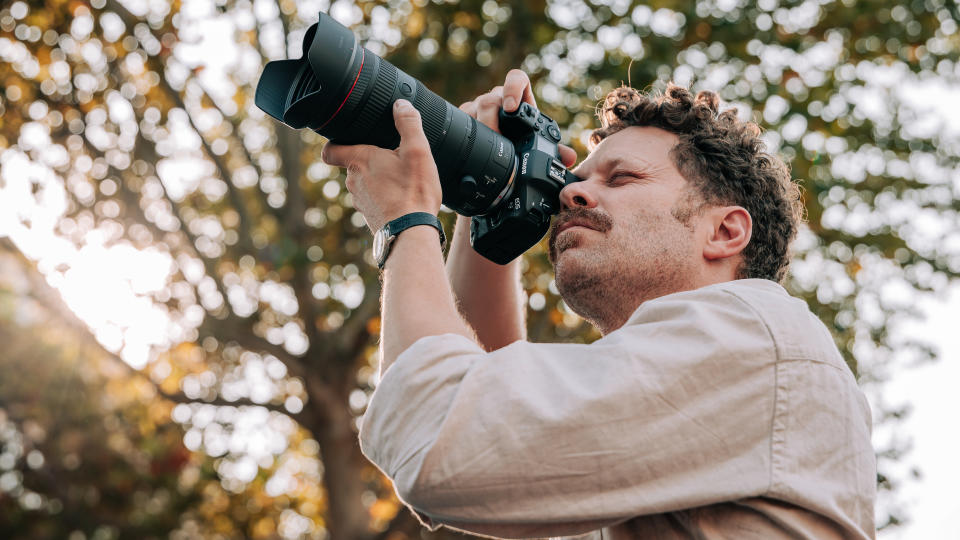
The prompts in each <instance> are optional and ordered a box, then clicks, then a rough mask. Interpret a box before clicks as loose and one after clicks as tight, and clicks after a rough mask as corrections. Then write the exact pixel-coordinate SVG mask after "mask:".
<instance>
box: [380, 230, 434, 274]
mask: <svg viewBox="0 0 960 540" xmlns="http://www.w3.org/2000/svg"><path fill="white" fill-rule="evenodd" d="M391 247H392V249H391V252H390V256H389V257H387V260H386V262H385V263H384V265H383V270H384V271H386V270H389V269H391V268H395V267H396V265H397V264H402V263H403V261H404V260H405V259H406V258H407V256H408V255H409V254H410V253H415V254H416V255H415V256H414V258H415V259H416V260H418V261H423V258H424V257H427V256H430V254H432V253H437V254H439V255H440V258H441V260H442V258H443V249H442V246H441V245H440V243H439V242H437V230H436V229H434V228H433V227H430V226H428V225H417V226H416V227H410V228H409V229H406V230H405V231H403V233H402V234H399V235H397V238H396V240H394V242H393V246H391Z"/></svg>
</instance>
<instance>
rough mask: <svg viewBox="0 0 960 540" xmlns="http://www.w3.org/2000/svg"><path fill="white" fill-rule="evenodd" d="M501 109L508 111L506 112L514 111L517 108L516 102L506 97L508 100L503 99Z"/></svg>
mask: <svg viewBox="0 0 960 540" xmlns="http://www.w3.org/2000/svg"><path fill="white" fill-rule="evenodd" d="M503 108H504V109H506V110H508V111H512V110H514V109H516V108H517V100H515V99H513V98H512V97H508V98H506V99H504V100H503Z"/></svg>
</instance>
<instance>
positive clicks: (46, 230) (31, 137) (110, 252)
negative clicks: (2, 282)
mask: <svg viewBox="0 0 960 540" xmlns="http://www.w3.org/2000/svg"><path fill="white" fill-rule="evenodd" d="M125 3H126V2H125ZM321 3H323V2H321ZM256 5H257V6H261V7H262V8H263V9H267V7H266V6H267V5H268V4H265V3H262V2H259V3H257V4H256ZM269 5H273V4H272V3H269ZM211 6H212V4H211V3H209V2H197V1H187V2H185V3H184V7H183V13H184V14H185V15H188V16H189V17H196V18H198V19H202V18H204V17H207V16H210V17H212V18H211V19H209V20H207V21H206V23H204V24H203V25H200V26H196V27H195V28H194V29H195V30H196V29H197V28H202V32H199V31H198V32H197V33H196V34H195V35H194V36H193V38H192V39H195V43H194V44H193V45H191V46H187V47H184V48H183V49H182V50H180V51H178V56H181V57H192V58H199V57H202V58H203V59H204V62H205V63H206V69H205V70H204V71H203V72H202V74H201V75H200V77H201V81H202V82H203V84H204V85H205V86H206V88H207V89H208V91H210V92H211V93H213V94H214V95H216V94H217V92H218V90H219V88H218V85H217V81H219V80H223V79H225V77H223V76H222V74H223V73H224V72H225V71H226V70H229V69H231V63H232V62H233V56H234V53H232V52H231V51H232V50H234V49H235V48H234V47H233V45H232V29H231V27H230V25H229V24H228V21H227V20H226V18H217V17H216V16H215V14H214V13H212V11H211ZM318 7H321V6H319V5H318ZM314 11H316V10H314ZM348 15H350V14H349V13H346V14H345V15H344V16H345V17H346V16H348ZM264 16H267V17H269V16H270V14H265V15H264ZM341 18H342V17H341ZM669 22H670V21H663V24H667V23H669ZM665 31H666V30H665ZM189 35H190V33H189V32H188V31H184V36H188V37H189ZM199 51H220V52H222V54H203V55H201V54H200V52H199ZM821 52H822V53H823V54H825V55H827V56H829V54H830V51H829V50H827V49H825V50H824V51H821ZM814 60H815V59H814ZM677 75H678V76H679V77H682V76H683V73H680V72H679V71H678V74H677ZM899 75H900V74H897V73H879V74H878V75H877V76H878V78H880V79H882V78H884V77H886V78H887V79H889V83H888V86H896V85H897V84H898V81H899V78H898V77H899ZM681 82H682V81H681ZM924 88H925V90H924V91H916V87H910V86H909V85H906V86H905V90H904V91H905V93H907V94H912V95H913V96H915V97H914V98H913V102H912V105H913V107H914V108H915V109H917V110H918V111H919V112H920V113H921V115H920V116H921V121H919V122H918V123H917V125H916V127H915V128H914V129H918V130H926V131H931V130H933V131H936V130H941V129H946V130H953V133H954V134H956V133H958V132H960V127H958V126H960V107H957V106H956V105H953V104H956V103H960V90H958V89H957V88H951V87H949V86H947V85H945V84H943V83H942V82H939V81H925V82H924ZM924 92H926V93H924ZM871 99H872V101H871ZM781 101H782V100H781ZM877 101H878V98H875V97H874V98H870V97H869V96H866V97H864V99H863V102H862V103H861V106H863V107H866V108H869V107H882V105H883V104H882V103H878V102H877ZM933 104H941V106H940V107H935V106H934V105H933ZM943 104H946V105H943ZM779 105H780V106H781V108H783V107H782V106H784V105H785V102H784V104H779ZM777 107H778V103H777V102H776V100H772V102H771V104H769V109H770V110H769V111H764V115H765V116H768V115H770V116H776V117H779V115H780V114H782V112H781V113H778V112H777ZM784 110H785V109H784ZM38 114H45V113H43V112H38ZM111 114H114V113H113V112H111ZM117 114H122V111H121V112H118V113H117ZM768 120H769V119H768ZM804 130H805V124H804V125H803V126H801V127H800V129H799V131H798V133H800V134H802V133H803V131H804ZM21 135H22V136H21V140H20V141H19V143H20V145H21V146H22V147H33V148H43V147H44V146H46V145H49V143H50V140H49V136H48V135H47V134H46V133H45V132H44V131H43V130H38V129H35V128H34V126H31V127H30V129H25V130H24V133H22V134H21ZM798 136H799V135H798ZM825 144H829V141H826V142H825ZM62 158H63V156H57V155H51V156H49V159H50V160H52V161H55V160H57V159H62ZM52 161H51V162H52ZM48 164H50V163H48ZM841 166H845V167H853V168H857V167H860V168H862V169H868V168H869V167H870V166H871V165H870V163H868V162H864V163H859V164H857V163H849V164H846V165H841ZM167 167H168V173H169V174H165V175H164V177H165V178H164V180H165V184H166V187H167V188H168V189H171V190H172V191H176V190H177V189H178V188H182V186H181V185H180V184H179V183H178V182H179V180H178V179H181V180H183V181H186V176H185V175H186V173H183V172H182V171H187V170H190V169H193V168H195V167H193V166H192V165H191V164H186V165H183V166H182V167H181V168H180V169H178V168H177V165H176V164H174V163H170V164H168V165H167ZM920 168H921V170H922V169H923V166H922V164H921V166H920ZM927 172H929V173H930V174H935V173H936V171H933V170H930V171H927ZM0 177H2V178H0V236H2V235H7V236H10V237H11V238H12V239H13V240H14V242H15V243H16V244H17V245H18V246H19V247H20V248H21V249H22V250H23V251H24V252H25V253H26V254H27V255H28V256H30V257H31V258H33V259H35V260H38V261H39V265H40V268H41V270H42V271H44V272H45V273H46V274H47V276H48V279H49V280H50V282H51V283H52V284H53V285H54V286H56V287H57V288H59V290H60V291H61V293H62V294H63V296H64V299H65V300H66V302H67V304H68V305H69V306H70V308H71V309H72V310H74V311H75V312H76V313H77V314H78V315H79V316H80V317H81V318H82V319H83V320H85V321H86V322H87V323H88V324H89V325H90V326H91V328H93V329H94V331H95V333H96V335H97V338H98V339H99V340H100V341H101V342H102V343H103V344H104V345H105V346H106V347H108V348H109V349H111V350H113V351H115V352H118V353H119V354H120V355H121V356H122V357H123V358H124V359H125V360H126V361H127V362H129V363H130V364H131V365H133V366H135V367H141V366H143V365H145V364H146V362H147V361H148V359H149V358H150V351H151V348H157V347H159V348H163V347H165V346H167V345H169V344H171V343H176V342H177V341H179V340H181V339H183V338H184V329H183V328H182V327H181V326H178V325H175V324H173V323H171V321H170V320H169V317H168V315H167V313H166V312H165V310H164V309H162V308H160V307H158V306H157V305H155V304H154V303H153V302H151V301H149V300H148V299H146V298H145V297H144V296H143V295H144V294H149V293H152V292H156V291H161V290H163V289H164V287H165V286H166V283H167V277H168V275H169V273H170V272H171V271H172V269H173V262H172V261H171V260H170V258H169V256H167V255H165V254H163V253H161V252H160V251H152V250H147V251H143V252H137V251H135V250H134V249H133V248H131V247H129V246H123V245H120V246H114V247H111V248H105V247H104V244H105V240H106V238H105V236H104V234H105V233H99V232H98V233H94V234H91V235H89V236H88V237H87V238H86V244H85V245H84V246H82V247H81V248H79V249H78V248H77V247H76V246H74V245H73V243H71V242H67V241H65V240H63V239H60V238H58V237H57V236H56V235H55V234H54V226H55V224H56V222H57V219H58V218H59V216H60V215H61V213H62V212H63V210H64V201H65V197H64V193H63V189H64V188H63V185H62V180H61V179H59V178H57V177H56V176H55V175H53V174H52V172H51V170H50V169H49V168H48V167H47V166H45V165H39V164H34V163H30V162H29V161H28V159H27V158H26V156H25V155H24V154H23V153H22V152H19V151H15V150H6V151H3V152H2V153H0ZM31 180H33V181H34V182H36V183H37V184H38V185H39V186H40V187H41V189H40V194H39V196H34V195H33V194H32V192H31ZM945 180H946V182H951V181H953V182H957V179H956V178H947V179H945ZM25 219H29V220H30V223H31V226H30V227H25V226H24V224H23V220H25ZM951 291H952V292H951V294H950V295H943V296H942V297H941V299H939V300H925V301H924V302H923V308H924V311H925V312H926V313H927V314H928V321H927V322H925V323H918V324H914V325H909V326H907V327H905V328H903V329H901V332H904V333H905V334H907V335H915V336H918V337H926V338H928V339H929V340H930V341H932V342H934V343H936V344H937V345H938V346H939V347H940V348H941V352H942V356H941V359H940V361H939V362H937V363H935V364H931V365H928V366H923V367H919V368H909V369H905V370H903V372H901V373H897V374H895V377H894V380H893V381H891V382H890V383H889V385H888V386H887V387H886V389H885V391H886V392H887V393H888V395H889V396H890V399H891V401H893V402H901V401H909V402H911V403H912V404H913V405H914V412H913V414H912V416H910V417H909V418H908V420H907V421H906V422H905V423H904V424H903V426H902V428H903V430H905V431H906V434H907V435H909V436H912V437H913V439H914V450H913V452H912V453H911V454H909V456H908V459H909V460H910V461H911V462H913V463H917V464H919V465H920V467H921V468H922V469H923V471H924V478H923V479H922V480H921V481H919V482H915V483H911V484H908V486H907V487H906V488H905V490H904V492H903V493H904V495H905V497H904V498H906V499H908V500H910V501H911V502H912V508H911V515H912V516H913V523H911V524H909V525H907V526H905V527H902V528H900V529H899V530H897V531H895V532H892V533H886V534H882V535H881V538H884V539H886V540H895V539H912V538H960V522H958V521H957V520H956V516H957V515H960V499H958V498H956V497H955V496H954V493H955V484H956V482H957V481H958V480H960V464H958V461H957V459H956V456H958V455H960V441H958V436H957V430H956V429H955V428H954V427H953V426H954V425H955V424H956V420H955V419H954V418H952V417H951V416H950V413H955V412H956V411H960V392H957V391H956V390H955V386H956V381H960V333H958V332H957V331H956V324H957V321H960V286H954V287H953V288H952V289H951ZM201 311H202V310H201ZM200 316H202V315H201V314H200V313H197V314H195V316H194V318H197V317H200ZM196 322H199V320H197V321H196ZM181 413H183V411H182V410H181ZM183 414H186V413H183ZM184 418H189V415H186V416H185V417H184ZM199 437H200V435H199V434H198V433H194V432H193V431H191V433H189V434H188V437H187V439H188V443H189V444H190V446H191V447H192V448H195V447H197V446H198V445H199V442H197V439H198V438H199ZM208 450H209V449H208ZM268 453H269V452H268ZM236 467H237V471H234V476H237V477H240V478H242V477H246V476H249V474H250V471H251V470H253V471H254V472H255V466H254V464H253V463H252V462H241V463H240V464H239V465H236ZM251 467H253V468H252V469H251Z"/></svg>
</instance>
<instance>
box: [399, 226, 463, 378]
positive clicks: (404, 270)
mask: <svg viewBox="0 0 960 540" xmlns="http://www.w3.org/2000/svg"><path fill="white" fill-rule="evenodd" d="M382 317H383V320H382V328H383V331H382V334H381V353H382V354H381V363H380V369H381V372H383V371H385V370H386V369H387V368H388V367H389V366H390V364H392V363H393V362H394V360H396V358H397V356H399V355H400V353H402V352H403V351H404V350H406V349H407V348H408V347H409V346H410V345H413V343H414V342H416V341H417V340H418V339H420V338H422V337H427V336H436V335H441V334H459V335H462V336H465V337H467V338H469V339H472V340H474V341H476V339H477V338H476V337H475V336H474V334H473V332H472V331H471V329H470V327H469V326H467V324H466V323H465V322H464V321H463V319H462V318H461V317H460V314H459V313H457V309H456V306H455V305H454V300H453V294H452V292H451V291H450V286H449V285H448V284H447V280H446V276H445V275H444V266H443V254H442V252H441V251H440V246H439V242H438V241H437V231H436V230H434V229H433V228H431V227H412V228H410V229H407V230H406V231H404V232H403V234H400V235H399V236H397V239H396V241H395V242H394V245H393V247H392V250H391V252H390V257H389V258H388V259H387V263H386V265H385V266H384V272H383V306H382Z"/></svg>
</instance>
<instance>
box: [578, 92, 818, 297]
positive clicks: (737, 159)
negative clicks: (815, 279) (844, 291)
mask: <svg viewBox="0 0 960 540" xmlns="http://www.w3.org/2000/svg"><path fill="white" fill-rule="evenodd" d="M719 107H720V98H719V97H718V96H717V94H715V93H713V92H710V91H702V92H699V93H698V94H697V95H696V96H695V97H694V96H693V94H691V93H690V91H689V90H688V89H686V88H683V87H680V86H676V85H674V84H670V85H668V86H667V89H666V92H665V93H664V94H663V95H660V96H658V95H652V94H642V93H640V92H638V91H637V90H634V89H633V88H628V87H621V88H617V89H616V90H613V91H612V92H610V93H609V94H608V95H607V97H606V99H605V100H604V101H603V102H602V103H601V104H600V105H599V106H598V111H597V115H598V116H599V118H600V122H601V127H600V128H598V129H596V130H594V131H593V133H592V134H591V136H590V145H591V147H594V146H596V145H597V144H599V143H600V141H602V140H603V139H604V138H606V137H609V136H610V135H613V134H614V133H616V132H618V131H620V130H622V129H625V128H627V127H630V126H651V127H657V128H660V129H663V130H665V131H668V132H670V133H673V134H675V135H677V137H678V138H679V141H678V142H677V144H676V146H674V147H673V149H672V150H671V151H670V157H671V158H672V159H673V162H674V164H675V165H676V167H677V170H678V171H680V174H681V175H683V177H684V178H685V179H686V180H687V181H688V182H689V183H690V184H691V185H692V187H693V188H695V192H694V193H696V194H698V195H700V197H701V199H702V201H703V202H704V203H706V204H710V205H728V204H732V205H738V206H742V207H743V208H745V209H746V210H747V212H749V213H750V217H751V218H752V220H753V232H752V236H751V238H750V242H749V243H748V244H747V246H746V247H745V248H744V250H743V252H742V253H741V256H742V257H743V262H742V264H741V265H740V267H739V268H738V270H737V277H738V278H762V279H769V280H773V281H776V282H778V283H779V282H782V281H783V278H784V276H785V275H786V273H787V267H788V266H789V264H790V243H791V242H792V241H793V239H794V238H795V237H796V235H797V229H798V228H799V226H800V223H801V222H802V220H803V204H802V202H801V197H800V188H799V186H798V185H797V184H796V183H795V182H793V180H792V179H791V178H790V170H789V168H788V167H787V165H786V164H785V163H784V162H783V160H781V159H780V158H778V157H777V156H774V155H771V154H769V153H767V152H766V146H765V145H764V143H763V141H762V140H761V139H760V132H761V131H760V127H759V126H758V125H757V124H755V123H753V122H741V121H740V120H739V119H738V118H737V114H736V111H735V110H733V109H730V110H727V111H724V112H722V113H720V112H719ZM675 215H676V216H677V219H680V220H681V221H684V222H685V221H686V219H685V218H689V214H687V215H685V216H680V215H677V214H675Z"/></svg>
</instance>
